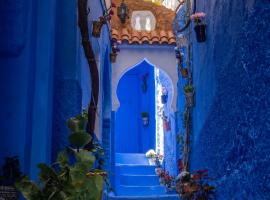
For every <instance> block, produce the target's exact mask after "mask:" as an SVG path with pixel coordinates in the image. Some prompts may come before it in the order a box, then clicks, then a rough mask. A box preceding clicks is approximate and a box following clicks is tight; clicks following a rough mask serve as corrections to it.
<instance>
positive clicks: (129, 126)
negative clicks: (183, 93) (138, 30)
mask: <svg viewBox="0 0 270 200" xmlns="http://www.w3.org/2000/svg"><path fill="white" fill-rule="evenodd" d="M164 90H166V92H167V94H168V97H167V99H166V102H162V99H161V96H162V93H163V92H164ZM116 93H117V97H118V100H119V102H120V106H119V108H118V109H117V111H116V113H115V152H116V153H129V154H130V153H132V154H145V153H146V152H147V151H148V150H150V149H154V150H155V151H156V152H157V153H159V154H162V155H164V156H165V161H166V160H168V161H169V163H170V165H171V166H172V165H175V155H172V153H171V152H173V150H174V149H175V128H174V126H175V122H174V111H173V109H172V108H171V106H172V102H173V98H174V85H173V82H172V80H171V79H170V77H169V76H168V75H167V74H166V73H165V72H164V71H163V70H161V69H159V68H158V67H157V66H155V65H153V64H151V63H150V62H149V61H148V60H147V59H144V60H143V61H141V62H140V63H139V64H136V65H135V66H133V67H130V68H128V70H127V71H125V72H124V73H123V74H122V76H121V78H120V80H119V82H118V85H117V90H116ZM143 115H147V116H148V123H147V124H144V121H143V119H142V117H143ZM116 163H117V161H116ZM133 164H136V163H133ZM168 170H170V169H168ZM170 171H174V170H170Z"/></svg>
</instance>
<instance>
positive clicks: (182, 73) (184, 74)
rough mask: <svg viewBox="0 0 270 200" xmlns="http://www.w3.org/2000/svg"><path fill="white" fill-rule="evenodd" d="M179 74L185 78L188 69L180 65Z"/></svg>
mask: <svg viewBox="0 0 270 200" xmlns="http://www.w3.org/2000/svg"><path fill="white" fill-rule="evenodd" d="M180 72H181V75H182V77H183V78H187V77H188V70H187V68H184V67H181V69H180Z"/></svg>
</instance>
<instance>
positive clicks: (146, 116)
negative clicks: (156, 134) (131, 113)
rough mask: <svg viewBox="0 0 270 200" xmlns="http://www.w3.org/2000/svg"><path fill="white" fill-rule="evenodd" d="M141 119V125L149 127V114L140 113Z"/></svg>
mask: <svg viewBox="0 0 270 200" xmlns="http://www.w3.org/2000/svg"><path fill="white" fill-rule="evenodd" d="M141 117H142V122H143V125H144V126H148V125H149V114H148V112H142V113H141Z"/></svg>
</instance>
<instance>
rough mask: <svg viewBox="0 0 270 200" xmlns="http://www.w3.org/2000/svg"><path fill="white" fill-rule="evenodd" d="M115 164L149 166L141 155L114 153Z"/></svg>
mask: <svg viewBox="0 0 270 200" xmlns="http://www.w3.org/2000/svg"><path fill="white" fill-rule="evenodd" d="M115 163H116V164H128V165H132V164H134V165H149V162H148V159H147V158H146V157H145V154H142V153H116V155H115Z"/></svg>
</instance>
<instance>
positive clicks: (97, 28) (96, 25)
mask: <svg viewBox="0 0 270 200" xmlns="http://www.w3.org/2000/svg"><path fill="white" fill-rule="evenodd" d="M103 24H104V23H103V22H102V21H93V29H92V35H93V36H94V37H96V38H99V37H100V33H101V28H102V26H103Z"/></svg>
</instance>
